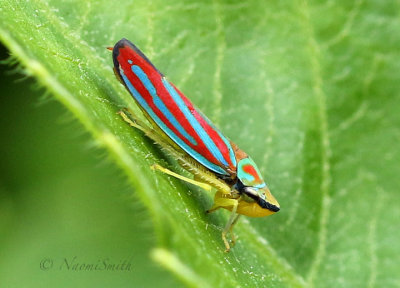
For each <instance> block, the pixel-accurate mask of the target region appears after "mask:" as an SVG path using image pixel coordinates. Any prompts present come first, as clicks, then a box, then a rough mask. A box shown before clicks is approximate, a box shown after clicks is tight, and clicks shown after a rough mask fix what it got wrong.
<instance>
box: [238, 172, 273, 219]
mask: <svg viewBox="0 0 400 288" xmlns="http://www.w3.org/2000/svg"><path fill="white" fill-rule="evenodd" d="M236 187H237V189H238V190H239V193H243V194H245V195H246V196H248V197H250V198H251V199H253V200H254V201H255V202H257V204H258V205H260V207H261V208H264V209H268V210H270V211H272V212H278V211H279V210H280V208H279V207H278V206H275V205H274V204H271V203H269V202H268V201H266V200H264V199H263V198H261V197H260V195H258V193H257V192H256V191H255V189H254V188H252V187H248V186H244V185H243V183H242V182H241V181H239V180H238V182H237V183H236Z"/></svg>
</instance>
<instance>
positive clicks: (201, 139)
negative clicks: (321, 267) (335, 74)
mask: <svg viewBox="0 0 400 288" xmlns="http://www.w3.org/2000/svg"><path fill="white" fill-rule="evenodd" d="M112 50H113V60H114V72H115V75H116V76H117V78H118V79H119V81H120V82H121V83H122V84H124V85H125V87H126V88H127V89H128V91H129V92H130V93H131V95H132V96H133V98H134V99H135V100H136V103H137V104H138V105H139V107H140V108H141V110H142V111H143V113H144V115H145V116H146V118H147V119H148V120H149V122H150V123H151V125H152V127H151V128H150V129H148V128H145V127H143V126H145V125H144V124H140V123H139V124H138V122H137V121H135V120H133V121H132V120H131V119H130V118H129V117H128V116H127V114H126V113H121V115H122V116H123V117H124V119H125V120H126V121H127V122H130V124H131V125H132V126H135V127H137V128H139V129H141V130H142V131H144V132H145V133H146V134H147V135H148V136H149V137H151V138H152V139H154V140H155V141H156V142H158V143H159V144H160V145H162V146H169V148H170V151H172V152H173V153H178V154H179V155H182V156H180V157H179V158H178V159H180V160H181V161H180V163H182V166H183V167H184V168H187V170H188V171H189V172H192V173H193V174H195V175H194V176H195V177H196V176H197V178H200V179H201V181H202V182H204V183H201V182H198V181H195V180H192V179H189V178H186V177H184V176H181V175H178V174H176V173H174V172H172V171H170V170H168V169H166V168H163V167H161V166H159V165H155V166H154V167H155V168H157V169H158V170H160V171H162V172H164V173H167V174H170V175H172V176H175V177H177V178H179V179H182V180H185V181H187V182H190V183H192V184H196V185H198V186H200V187H203V188H206V189H207V188H208V187H210V186H209V185H211V186H212V187H214V188H216V190H217V192H216V194H215V197H214V205H213V206H212V207H211V209H210V210H208V212H213V211H215V210H217V209H219V208H224V209H227V210H229V211H231V216H230V218H229V220H228V223H227V224H226V226H225V229H224V230H223V232H222V239H223V241H224V244H225V247H226V251H229V249H230V245H229V242H228V241H227V239H226V234H227V233H228V232H231V231H232V228H233V225H234V224H235V223H236V222H237V220H238V217H239V216H240V215H246V216H250V217H263V216H268V215H271V214H274V213H275V212H278V211H279V209H280V208H279V204H278V202H277V201H276V199H275V198H274V196H272V194H271V193H270V191H269V189H268V187H267V185H266V183H265V182H264V180H263V178H262V176H261V173H260V171H259V169H258V168H257V165H256V164H255V162H254V161H253V160H252V159H251V158H250V157H249V156H248V155H247V154H246V153H245V152H243V151H242V150H240V149H239V148H238V147H237V146H236V145H235V144H234V143H233V142H232V141H231V140H229V139H228V138H226V137H225V136H224V135H223V134H222V133H221V132H220V131H219V130H218V129H217V128H216V127H215V126H214V125H213V124H212V123H211V121H210V120H209V119H208V118H207V117H205V116H204V115H203V114H202V113H201V112H200V110H198V109H197V108H196V107H195V106H194V105H193V104H192V103H191V102H190V101H189V99H187V98H186V97H185V95H183V94H182V92H180V91H179V90H178V88H176V87H175V86H174V84H172V83H171V82H169V81H168V80H167V79H166V78H165V77H164V75H163V74H162V73H161V72H160V71H158V70H157V68H156V67H155V66H154V65H153V64H152V63H151V62H150V60H149V59H147V57H146V56H145V55H144V54H143V53H142V52H141V51H140V50H139V49H138V48H137V47H136V46H135V45H134V44H132V43H131V42H130V41H128V40H126V39H122V40H120V41H118V43H117V44H115V46H114V48H113V49H112ZM174 151H176V152H174ZM185 159H186V160H185ZM196 166H197V168H196ZM202 171H203V172H202ZM209 171H211V172H212V174H210V173H209ZM232 242H233V244H234V242H235V238H234V236H233V235H232Z"/></svg>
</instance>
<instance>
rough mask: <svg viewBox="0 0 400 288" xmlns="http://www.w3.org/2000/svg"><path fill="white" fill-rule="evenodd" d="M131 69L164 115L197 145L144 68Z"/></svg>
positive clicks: (135, 66)
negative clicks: (160, 95) (161, 96)
mask: <svg viewBox="0 0 400 288" xmlns="http://www.w3.org/2000/svg"><path fill="white" fill-rule="evenodd" d="M131 69H132V72H133V73H135V75H136V76H137V77H138V78H139V79H140V81H142V83H143V85H144V87H146V89H147V91H148V92H149V93H150V95H151V96H152V97H153V101H154V104H155V105H156V106H157V108H158V109H159V110H160V111H161V113H163V114H164V116H165V117H166V118H167V119H168V120H169V121H170V122H171V124H172V125H173V126H174V127H175V128H176V130H178V131H179V133H181V135H183V137H185V138H186V139H187V140H188V141H189V142H190V143H192V144H193V145H195V146H196V145H197V142H196V140H195V139H194V138H193V137H192V136H190V135H189V134H188V133H187V132H186V130H185V129H184V128H183V127H182V125H181V124H180V123H179V122H178V121H177V120H176V118H175V116H174V115H173V114H172V113H171V111H169V109H168V108H167V106H165V104H164V102H163V101H162V100H161V98H160V97H159V96H158V95H157V90H156V88H155V87H154V86H153V83H151V81H150V79H149V77H147V75H146V73H144V71H143V70H142V68H140V67H139V66H137V65H133V66H132V68H131Z"/></svg>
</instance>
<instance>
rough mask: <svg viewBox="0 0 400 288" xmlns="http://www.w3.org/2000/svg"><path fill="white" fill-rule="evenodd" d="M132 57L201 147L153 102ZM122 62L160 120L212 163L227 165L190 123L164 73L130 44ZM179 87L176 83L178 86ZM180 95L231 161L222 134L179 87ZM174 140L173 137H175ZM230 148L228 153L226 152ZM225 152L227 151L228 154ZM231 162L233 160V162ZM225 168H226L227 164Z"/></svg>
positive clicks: (124, 68)
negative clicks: (159, 71)
mask: <svg viewBox="0 0 400 288" xmlns="http://www.w3.org/2000/svg"><path fill="white" fill-rule="evenodd" d="M128 60H132V61H133V63H134V65H137V66H139V67H140V68H141V69H142V70H143V71H144V72H145V73H146V75H147V76H148V77H149V79H150V81H151V82H152V84H153V86H154V87H155V88H156V91H157V94H158V96H159V97H160V98H161V99H162V101H163V103H164V104H165V106H166V107H167V108H168V110H169V111H170V112H171V113H172V114H173V115H174V116H175V118H176V120H177V121H178V122H179V123H180V124H181V126H182V127H183V128H184V129H185V130H186V132H187V133H188V134H189V135H191V136H192V137H193V138H194V139H195V140H196V142H197V144H198V145H197V146H195V145H193V144H192V143H190V142H189V141H188V140H187V139H186V138H185V137H184V136H183V135H182V134H181V133H180V132H179V131H178V130H177V129H176V128H175V127H174V126H173V125H172V124H171V122H170V121H169V120H168V119H167V118H166V117H165V116H164V114H163V113H162V112H161V111H160V110H159V109H158V108H157V106H156V105H155V104H154V102H153V98H152V96H151V95H150V93H149V92H148V91H147V89H146V87H144V85H143V84H142V82H141V81H140V79H139V78H138V77H137V76H136V75H135V74H134V73H133V72H132V70H131V64H129V63H128ZM118 62H119V64H120V66H121V68H122V70H123V71H124V73H125V75H126V77H127V78H128V79H129V80H130V81H131V83H132V85H133V86H134V87H135V89H136V90H137V91H138V92H139V93H140V95H142V97H143V98H144V99H145V101H146V102H147V104H148V105H149V107H150V108H151V109H152V110H153V112H154V113H155V114H156V115H157V116H158V117H159V118H160V120H161V121H162V122H163V123H165V125H166V126H167V127H168V128H169V129H171V131H173V132H174V133H175V135H177V136H178V137H179V138H180V139H181V140H182V141H183V142H184V143H186V144H187V145H188V146H189V147H191V148H192V149H193V150H195V151H196V152H198V153H199V154H201V155H202V156H203V157H204V158H206V159H207V160H208V161H210V162H211V163H214V164H216V165H218V166H220V167H223V166H222V165H221V163H220V162H219V161H218V160H217V159H216V158H215V157H214V155H213V154H212V153H211V152H210V151H209V149H208V148H207V146H206V145H205V144H204V142H203V141H202V139H201V138H200V137H199V136H198V135H197V133H196V131H195V130H194V129H193V127H192V125H190V122H189V121H188V120H187V119H186V117H185V115H184V114H183V112H182V111H181V110H180V109H179V107H178V106H177V104H176V103H175V101H174V99H173V98H172V96H171V95H170V94H169V92H168V91H167V90H166V88H165V87H164V84H163V83H162V81H161V79H162V78H161V75H160V74H159V73H158V71H157V70H155V69H154V68H153V67H152V66H151V65H150V64H149V63H148V62H147V61H146V60H145V59H143V58H142V57H140V55H138V54H137V53H136V52H135V51H134V50H132V49H131V48H129V47H127V46H126V47H124V48H121V49H120V50H119V55H118ZM174 87H175V86H174ZM176 90H177V92H178V93H179V95H180V96H181V97H182V99H183V101H184V102H185V104H186V105H187V106H188V108H189V110H190V111H191V112H192V114H193V115H194V116H195V117H196V119H197V120H198V121H199V122H200V124H201V125H202V126H203V127H204V129H205V131H206V132H207V133H209V135H210V137H211V138H212V139H218V141H217V143H216V145H217V147H218V148H219V149H220V151H221V153H222V154H223V155H224V158H225V159H226V153H228V154H227V155H228V161H227V162H228V163H230V161H229V149H228V148H227V147H226V145H225V143H224V142H223V141H222V139H221V138H220V137H219V135H218V133H217V132H216V131H214V129H212V127H210V126H209V125H208V123H207V122H206V120H205V119H204V118H202V117H201V116H200V115H199V113H198V112H197V111H196V109H195V108H194V107H193V105H192V103H191V102H190V101H189V100H188V99H187V98H186V97H185V96H184V95H183V94H182V93H181V92H180V91H179V90H178V89H176ZM172 140H173V139H172ZM226 151H227V152H226ZM224 153H225V154H224ZM230 164H231V163H230ZM223 168H224V167H223Z"/></svg>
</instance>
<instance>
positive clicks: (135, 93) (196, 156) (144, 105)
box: [119, 67, 229, 175]
mask: <svg viewBox="0 0 400 288" xmlns="http://www.w3.org/2000/svg"><path fill="white" fill-rule="evenodd" d="M119 71H120V74H121V77H122V79H123V80H124V82H125V84H126V86H127V87H128V90H129V92H131V94H132V96H133V97H134V98H135V100H136V101H137V102H138V103H139V105H140V106H142V108H143V109H144V110H145V111H146V112H147V114H149V116H150V118H151V119H153V121H154V122H155V123H157V125H158V126H159V127H160V128H161V129H162V130H163V131H164V132H165V133H166V134H167V135H168V136H169V137H170V138H171V139H172V140H173V141H175V142H176V144H178V146H179V147H181V148H182V149H183V150H185V151H186V152H187V153H188V154H189V155H190V156H192V157H193V158H194V159H195V160H196V161H198V162H199V163H201V164H202V165H204V166H205V167H207V168H208V169H210V170H212V171H214V172H216V173H218V174H222V175H229V174H228V173H227V172H226V171H225V170H224V169H222V168H221V167H220V166H218V165H215V164H214V163H211V162H210V161H208V160H207V159H206V158H204V156H202V155H201V154H199V153H198V152H196V151H195V150H193V149H192V148H191V147H189V146H188V145H187V144H186V143H185V142H183V141H182V140H181V139H180V138H179V137H178V136H176V134H175V133H174V132H173V131H172V130H171V129H169V128H168V127H167V126H166V125H165V124H164V123H163V122H162V121H161V119H160V118H159V117H158V116H157V115H156V114H155V113H154V112H153V110H152V109H151V108H150V106H149V105H148V104H147V102H146V100H145V99H144V98H143V97H142V95H140V93H139V92H138V91H137V90H136V89H135V87H133V85H132V83H131V82H130V81H129V79H128V78H127V77H126V75H125V74H124V71H123V70H122V68H121V67H120V69H119Z"/></svg>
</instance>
